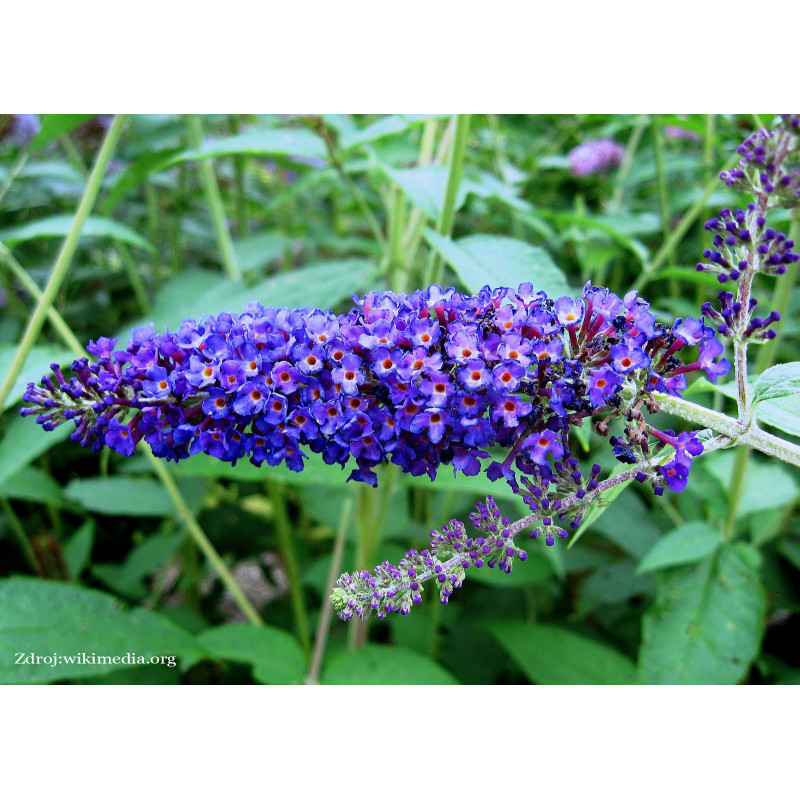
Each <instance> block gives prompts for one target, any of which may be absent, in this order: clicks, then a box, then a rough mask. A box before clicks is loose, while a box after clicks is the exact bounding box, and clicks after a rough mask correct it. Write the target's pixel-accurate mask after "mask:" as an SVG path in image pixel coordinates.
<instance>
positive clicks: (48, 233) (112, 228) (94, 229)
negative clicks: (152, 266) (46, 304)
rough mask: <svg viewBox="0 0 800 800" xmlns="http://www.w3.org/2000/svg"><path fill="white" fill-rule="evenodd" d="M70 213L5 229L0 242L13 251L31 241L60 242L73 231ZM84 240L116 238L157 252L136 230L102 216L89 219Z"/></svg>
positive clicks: (85, 227) (0, 232)
mask: <svg viewBox="0 0 800 800" xmlns="http://www.w3.org/2000/svg"><path fill="white" fill-rule="evenodd" d="M72 221H73V218H72V215H71V214H58V215H56V216H53V217H44V218H43V219H37V220H34V221H33V222H26V223H24V224H22V225H17V226H15V227H13V228H5V229H4V230H2V231H0V241H3V242H5V245H6V247H8V248H9V249H13V248H14V247H16V246H17V245H18V244H21V243H22V242H28V241H30V240H31V239H54V238H55V239H60V238H63V237H66V235H67V234H68V233H69V232H70V230H71V228H72ZM81 237H82V238H84V239H86V238H95V239H113V240H114V241H117V242H124V243H125V244H129V245H132V246H133V247H140V248H142V250H148V251H149V252H151V253H155V248H154V247H153V246H152V245H151V244H150V242H148V241H147V239H145V238H144V237H143V236H140V235H139V234H138V233H136V231H135V230H133V228H129V227H128V226H127V225H123V224H122V223H121V222H117V221H116V220H113V219H105V218H103V217H89V218H88V219H87V220H86V222H85V223H84V225H83V229H82V230H81Z"/></svg>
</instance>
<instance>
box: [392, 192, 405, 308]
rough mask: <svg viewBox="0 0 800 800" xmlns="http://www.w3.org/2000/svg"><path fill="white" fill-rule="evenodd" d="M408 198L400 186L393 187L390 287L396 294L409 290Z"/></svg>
mask: <svg viewBox="0 0 800 800" xmlns="http://www.w3.org/2000/svg"><path fill="white" fill-rule="evenodd" d="M405 220H406V198H405V196H404V195H403V192H402V191H401V190H400V187H399V186H392V188H391V201H390V204H389V286H390V288H391V289H392V291H394V292H398V293H401V292H405V291H406V289H407V288H408V264H407V262H406V255H405V249H404V248H403V232H404V229H405Z"/></svg>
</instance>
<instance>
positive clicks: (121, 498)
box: [64, 475, 174, 517]
mask: <svg viewBox="0 0 800 800" xmlns="http://www.w3.org/2000/svg"><path fill="white" fill-rule="evenodd" d="M64 495H65V497H67V499H69V500H73V501H74V502H76V503H79V504H80V505H82V506H83V507H84V508H86V509H87V510H88V511H94V512H95V513H96V514H106V515H109V516H112V517H117V516H120V517H167V516H170V515H171V514H172V513H173V511H174V507H173V505H172V501H171V500H170V499H169V495H168V494H167V491H166V489H164V487H163V486H162V485H161V484H160V483H159V482H158V481H156V480H154V479H153V478H128V477H126V476H123V475H112V476H111V477H108V478H78V479H76V480H74V481H71V482H70V483H69V484H68V485H67V488H66V489H65V490H64Z"/></svg>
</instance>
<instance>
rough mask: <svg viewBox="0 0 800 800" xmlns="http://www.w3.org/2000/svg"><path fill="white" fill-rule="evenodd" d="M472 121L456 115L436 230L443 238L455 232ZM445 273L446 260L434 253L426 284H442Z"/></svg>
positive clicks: (468, 116) (469, 117)
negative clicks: (458, 200)
mask: <svg viewBox="0 0 800 800" xmlns="http://www.w3.org/2000/svg"><path fill="white" fill-rule="evenodd" d="M470 119H471V115H470V114H457V115H456V132H455V138H454V140H453V150H452V152H451V153H450V166H449V170H448V173H447V185H446V187H445V192H444V202H443V204H442V212H441V214H440V216H439V223H438V225H437V226H436V230H437V232H438V233H439V234H440V235H441V236H450V234H451V233H452V232H453V223H454V222H455V216H456V201H457V199H458V187H459V185H460V184H461V176H462V174H463V172H464V158H465V156H466V153H467V142H468V140H469V123H470ZM443 272H444V259H443V258H442V257H441V255H440V254H439V253H438V252H436V251H433V252H432V253H431V258H430V261H429V263H428V274H427V277H426V280H425V283H429V284H430V283H440V282H441V280H442V273H443Z"/></svg>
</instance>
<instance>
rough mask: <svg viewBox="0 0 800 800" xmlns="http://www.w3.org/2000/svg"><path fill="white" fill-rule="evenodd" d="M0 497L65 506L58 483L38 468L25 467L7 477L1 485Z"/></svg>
mask: <svg viewBox="0 0 800 800" xmlns="http://www.w3.org/2000/svg"><path fill="white" fill-rule="evenodd" d="M0 497H7V498H9V499H10V500H26V501H28V502H30V503H48V504H49V505H53V506H62V505H64V494H63V492H62V491H61V487H60V486H59V484H58V482H57V481H55V480H53V479H52V478H51V477H50V476H49V475H48V474H47V473H46V472H43V471H42V470H40V469H37V468H36V467H23V468H22V469H19V470H17V471H16V472H15V473H13V474H12V475H10V476H9V477H7V478H6V479H5V480H4V481H3V482H2V483H0Z"/></svg>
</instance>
